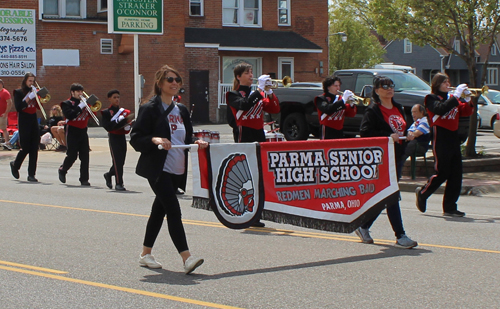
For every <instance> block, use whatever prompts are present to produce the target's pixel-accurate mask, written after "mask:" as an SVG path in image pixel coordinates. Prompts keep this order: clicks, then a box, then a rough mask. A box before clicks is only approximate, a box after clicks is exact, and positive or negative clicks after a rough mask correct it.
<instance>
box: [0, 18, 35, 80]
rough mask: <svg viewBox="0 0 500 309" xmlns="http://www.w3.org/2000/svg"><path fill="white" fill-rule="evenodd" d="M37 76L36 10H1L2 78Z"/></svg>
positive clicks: (0, 46)
mask: <svg viewBox="0 0 500 309" xmlns="http://www.w3.org/2000/svg"><path fill="white" fill-rule="evenodd" d="M26 72H31V73H33V74H35V75H36V33H35V10H23V9H2V8H0V77H9V76H24V74H26Z"/></svg>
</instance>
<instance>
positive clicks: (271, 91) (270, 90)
mask: <svg viewBox="0 0 500 309" xmlns="http://www.w3.org/2000/svg"><path fill="white" fill-rule="evenodd" d="M264 92H265V93H266V94H267V95H271V94H273V90H272V89H271V88H269V89H268V90H264Z"/></svg>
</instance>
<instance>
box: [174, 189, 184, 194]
mask: <svg viewBox="0 0 500 309" xmlns="http://www.w3.org/2000/svg"><path fill="white" fill-rule="evenodd" d="M175 194H179V195H182V194H184V190H182V189H179V188H177V192H175Z"/></svg>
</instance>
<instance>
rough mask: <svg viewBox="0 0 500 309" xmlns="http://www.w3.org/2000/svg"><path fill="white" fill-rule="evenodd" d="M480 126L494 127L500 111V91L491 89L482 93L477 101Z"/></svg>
mask: <svg viewBox="0 0 500 309" xmlns="http://www.w3.org/2000/svg"><path fill="white" fill-rule="evenodd" d="M477 113H478V114H479V118H478V125H477V126H478V128H493V124H494V123H495V121H497V114H499V113H500V91H497V90H489V91H488V93H487V94H482V95H481V96H480V97H479V99H478V101H477Z"/></svg>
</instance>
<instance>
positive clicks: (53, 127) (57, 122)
mask: <svg viewBox="0 0 500 309" xmlns="http://www.w3.org/2000/svg"><path fill="white" fill-rule="evenodd" d="M50 116H51V117H50V119H49V120H48V121H47V125H46V126H45V127H44V129H47V130H48V131H47V132H50V134H52V137H53V138H55V139H56V140H57V142H59V147H57V149H56V151H66V136H65V134H64V125H65V124H66V121H65V120H63V119H64V117H63V113H62V109H61V106H59V105H54V106H53V107H52V109H51V110H50Z"/></svg>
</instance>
